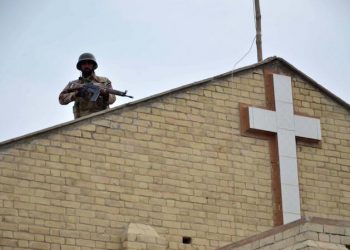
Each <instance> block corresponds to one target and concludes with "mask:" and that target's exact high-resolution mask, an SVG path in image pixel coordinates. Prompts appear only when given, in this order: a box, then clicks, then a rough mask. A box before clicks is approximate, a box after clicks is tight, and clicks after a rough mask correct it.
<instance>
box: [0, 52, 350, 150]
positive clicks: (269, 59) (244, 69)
mask: <svg viewBox="0 0 350 250" xmlns="http://www.w3.org/2000/svg"><path fill="white" fill-rule="evenodd" d="M273 61H280V62H282V63H283V64H285V65H286V66H287V67H289V68H290V69H291V70H293V71H295V72H297V73H298V74H299V75H301V76H302V77H304V78H305V79H306V80H307V81H309V82H311V84H313V85H315V86H316V87H317V88H319V89H320V90H321V91H322V92H324V93H325V94H327V95H328V96H330V97H331V98H332V99H334V100H335V101H336V102H338V103H339V104H340V105H342V106H345V108H347V109H349V110H350V104H349V103H347V102H346V101H344V100H343V99H341V98H339V97H338V96H336V95H335V94H333V93H332V92H331V91H329V90H328V89H326V88H325V87H323V86H322V85H320V84H318V83H317V82H316V81H315V80H313V79H312V78H311V77H309V76H308V75H306V74H305V73H303V72H302V71H300V70H299V69H297V68H296V67H294V66H293V65H292V64H290V63H289V62H287V61H286V60H284V59H283V58H281V57H277V56H272V57H268V58H266V59H265V60H263V61H261V62H258V63H254V64H251V65H248V66H245V67H242V68H238V69H234V70H231V71H228V72H226V73H223V74H219V75H216V76H213V77H209V78H206V79H203V80H200V81H196V82H192V83H189V84H185V85H182V86H179V87H177V88H173V89H170V90H167V91H164V92H161V93H158V94H154V95H151V96H148V97H145V98H142V99H140V100H137V101H133V102H128V103H126V104H122V105H120V106H117V107H114V108H111V109H106V110H103V111H100V112H96V113H93V114H91V115H87V116H84V117H81V118H79V119H76V120H72V121H68V122H64V123H61V124H58V125H55V126H51V127H48V128H45V129H41V130H38V131H35V132H32V133H28V134H24V135H22V136H19V137H15V138H12V139H9V140H5V141H3V142H0V147H3V146H6V145H9V144H12V143H15V142H17V141H20V140H23V139H27V138H30V137H33V136H36V135H40V134H44V133H46V132H49V131H52V130H55V129H59V128H62V127H65V126H69V125H72V124H75V123H78V122H81V121H83V120H87V119H90V118H93V117H96V116H99V115H103V114H105V113H108V112H113V111H116V110H122V109H124V108H127V107H132V106H136V105H138V104H140V103H143V102H147V101H150V100H153V99H155V98H160V97H163V96H166V95H168V94H172V93H175V92H178V91H181V90H184V89H188V88H192V87H195V86H198V85H201V84H204V83H208V82H210V81H214V80H217V79H219V78H222V77H225V76H229V75H234V74H237V73H241V72H244V71H246V70H251V69H253V68H257V67H260V66H263V65H266V64H268V63H271V62H273Z"/></svg>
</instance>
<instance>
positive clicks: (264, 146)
mask: <svg viewBox="0 0 350 250" xmlns="http://www.w3.org/2000/svg"><path fill="white" fill-rule="evenodd" d="M0 248H1V249H53V250H71V249H79V250H92V249H115V250H136V249H140V250H141V249H148V250H153V249H154V250H178V249H198V250H213V249H221V250H231V249H232V250H233V249H239V250H243V249H245V250H246V249H264V250H268V249H270V250H278V249H305V250H306V249H344V250H346V249H350V104H348V103H347V102H345V101H343V100H342V99H340V98H339V97H337V96H335V95H334V94H332V93H331V92H330V91H328V90H327V89H326V88H324V87H322V86H321V85H320V84H318V83H317V82H315V81H314V80H313V79H312V78H310V77H309V76H307V75H306V74H304V73H303V72H301V71H300V70H298V69H297V68H296V67H294V66H293V65H291V64H290V63H288V62H287V61H285V60H284V59H282V58H279V57H270V58H267V59H265V60H263V61H261V62H259V63H256V64H253V65H250V66H247V67H243V68H240V69H236V70H233V71H230V72H227V73H224V74H221V75H218V76H214V77H211V78H208V79H205V80H202V81H198V82H195V83H192V84H188V85H185V86H181V87H179V88H176V89H172V90H169V91H167V92H164V93H160V94H157V95H154V96H151V97H148V98H144V99H141V100H138V101H134V102H131V103H128V104H124V105H121V106H118V107H115V108H111V109H108V110H105V111H101V112H98V113H94V114H91V115H89V116H85V117H82V118H79V119H76V120H73V121H69V122H67V123H64V124H59V125H57V126H54V127H50V128H47V129H44V130H41V131H37V132H34V133H31V134H28V135H25V136H21V137H18V138H14V139H11V140H7V141H4V142H1V143H0Z"/></svg>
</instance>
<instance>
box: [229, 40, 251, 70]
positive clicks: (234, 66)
mask: <svg viewBox="0 0 350 250" xmlns="http://www.w3.org/2000/svg"><path fill="white" fill-rule="evenodd" d="M255 40H256V35H255V36H254V39H253V41H252V44H251V45H250V48H249V50H248V51H247V53H245V54H244V55H243V56H242V57H241V58H240V59H239V60H238V61H237V62H236V63H235V64H234V65H233V70H234V69H235V68H236V65H237V64H239V63H240V62H241V61H242V60H243V59H244V58H245V57H246V56H247V55H248V54H249V53H250V51H251V50H252V48H253V45H254V42H255Z"/></svg>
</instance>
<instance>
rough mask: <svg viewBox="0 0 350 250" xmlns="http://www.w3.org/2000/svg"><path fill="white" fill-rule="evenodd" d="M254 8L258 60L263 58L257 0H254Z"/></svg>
mask: <svg viewBox="0 0 350 250" xmlns="http://www.w3.org/2000/svg"><path fill="white" fill-rule="evenodd" d="M254 9H255V29H256V50H257V53H258V62H261V61H262V60H263V57H262V46H261V44H262V42H261V14H260V4H259V0H254Z"/></svg>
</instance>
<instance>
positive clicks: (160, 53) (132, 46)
mask: <svg viewBox="0 0 350 250" xmlns="http://www.w3.org/2000/svg"><path fill="white" fill-rule="evenodd" d="M260 5H261V12H262V34H263V36H262V41H263V43H262V44H263V57H264V58H267V57H270V56H275V55H276V56H279V57H282V58H284V59H285V60H287V61H288V62H289V63H291V64H292V65H294V66H295V67H296V68H298V69H299V70H301V71H302V72H304V73H305V74H307V75H308V76H310V77H311V78H313V79H314V80H316V81H317V82H318V83H319V84H321V85H323V86H324V87H326V88H327V89H328V90H330V91H331V92H333V93H334V94H336V95H337V96H339V97H340V98H342V99H343V100H345V101H346V102H348V103H349V102H350V63H349V58H350V49H349V46H350V1H349V0H260ZM0 31H1V39H0V56H1V67H0V86H1V92H0V93H1V97H0V107H1V122H0V141H4V140H7V139H11V138H14V137H17V136H21V135H24V134H27V133H30V132H34V131H37V130H40V129H43V128H47V127H50V126H53V125H57V124H59V123H62V122H66V121H69V120H72V119H73V114H72V104H70V105H66V106H61V105H59V103H58V95H59V93H60V91H61V90H62V89H63V88H64V87H65V86H66V84H67V83H68V82H69V81H71V80H74V79H77V78H78V77H79V75H80V72H79V71H77V70H76V68H75V65H76V62H77V59H78V57H79V55H80V54H81V53H84V52H91V53H93V54H94V55H95V56H96V58H97V61H98V64H99V68H98V69H97V71H96V74H97V75H101V76H107V77H108V78H109V79H110V80H111V81H112V84H113V87H114V88H116V89H118V90H126V89H127V90H128V91H129V94H130V95H133V96H135V99H134V100H137V99H140V98H144V97H147V96H150V95H153V94H157V93H160V92H163V91H166V90H170V89H172V88H175V87H179V86H181V85H184V84H188V83H192V82H195V81H199V80H202V79H205V78H208V77H212V76H214V75H217V74H221V73H225V72H227V71H230V70H232V69H233V67H234V65H235V63H236V62H237V61H238V60H239V59H240V58H241V57H242V56H243V55H244V54H245V53H246V52H247V51H248V49H249V47H250V45H251V43H252V41H253V39H254V36H255V24H254V11H253V0H250V1H249V0H147V1H144V0H123V1H122V0H74V1H72V0H60V1H56V0H31V1H29V0H0ZM253 63H256V46H255V44H254V47H253V49H252V50H251V52H250V53H249V54H248V56H247V57H246V58H245V59H244V60H242V61H241V62H240V63H239V64H238V65H237V66H236V68H239V67H243V66H246V65H250V64H253ZM130 100H131V99H128V98H119V99H118V100H117V102H116V104H114V105H113V107H114V106H117V105H120V104H123V103H125V102H129V101H130Z"/></svg>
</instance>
